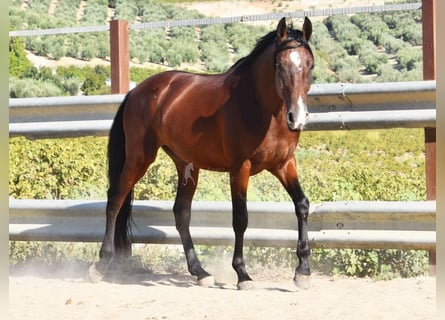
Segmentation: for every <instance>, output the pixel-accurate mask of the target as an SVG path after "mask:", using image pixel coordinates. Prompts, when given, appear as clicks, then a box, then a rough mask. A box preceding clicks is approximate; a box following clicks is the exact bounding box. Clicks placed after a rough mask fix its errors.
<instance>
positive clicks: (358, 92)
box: [9, 81, 436, 138]
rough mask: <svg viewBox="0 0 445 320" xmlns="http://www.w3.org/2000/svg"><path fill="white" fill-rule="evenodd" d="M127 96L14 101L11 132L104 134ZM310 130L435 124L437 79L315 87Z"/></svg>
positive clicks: (32, 135)
mask: <svg viewBox="0 0 445 320" xmlns="http://www.w3.org/2000/svg"><path fill="white" fill-rule="evenodd" d="M123 97H124V95H122V94H118V95H104V96H78V97H49V98H20V99H9V122H10V124H9V134H10V137H14V136H27V137H29V138H56V137H74V136H88V135H100V136H105V135H107V134H108V130H109V128H110V127H111V122H112V119H113V118H114V115H115V113H116V111H117V108H118V106H119V104H120V103H121V102H122V100H123ZM308 105H309V112H310V117H309V122H308V124H307V126H306V129H307V130H350V129H382V128H396V127H402V128H425V127H436V82H435V81H412V82H394V83H366V84H341V83H340V84H321V85H313V86H312V88H311V91H310V92H309V96H308Z"/></svg>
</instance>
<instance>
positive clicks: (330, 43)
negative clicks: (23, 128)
mask: <svg viewBox="0 0 445 320" xmlns="http://www.w3.org/2000/svg"><path fill="white" fill-rule="evenodd" d="M382 2H383V1H368V0H365V1H352V0H345V1H339V0H319V1H311V2H310V3H309V2H307V4H303V2H302V1H294V0H292V1H268V0H265V1H245V0H243V1H235V2H233V1H232V2H226V1H209V2H200V1H192V2H190V3H187V2H183V1H179V0H170V1H162V2H161V1H158V0H144V1H142V0H130V1H123V0H110V1H108V0H89V1H81V0H10V24H11V28H12V29H13V30H26V29H28V30H29V29H47V28H64V27H73V26H94V25H106V24H107V23H108V22H109V20H110V19H111V18H113V19H126V20H129V21H130V22H149V21H161V20H166V19H195V18H200V17H208V16H234V15H244V14H257V13H267V12H280V11H283V12H286V11H292V10H301V9H314V8H326V7H348V6H361V5H369V4H380V3H382ZM312 20H313V22H314V33H313V39H312V40H311V42H312V47H313V49H314V53H315V59H316V67H315V69H314V73H313V76H314V82H315V83H326V82H368V81H380V82H383V81H407V80H420V79H421V78H422V50H421V43H422V34H421V30H422V28H421V11H420V10H413V11H409V12H391V13H390V12H388V13H376V14H357V15H353V16H334V17H327V18H313V19H312ZM275 23H276V21H267V22H260V23H251V24H248V23H237V24H229V25H210V26H202V27H196V28H195V27H177V28H168V29H150V30H142V31H131V32H130V42H131V43H130V57H131V65H132V66H138V67H144V68H154V67H156V68H159V67H161V68H175V69H189V70H199V71H205V72H223V71H225V70H226V69H227V68H228V67H230V65H232V64H233V63H234V62H235V61H236V60H238V59H239V58H240V57H242V56H245V55H246V54H248V53H249V52H250V50H251V49H252V48H253V46H254V45H255V42H256V40H257V39H258V38H259V37H260V36H262V35H264V34H265V33H266V32H267V31H269V30H271V28H273V27H275ZM294 23H295V25H297V26H298V25H299V24H300V21H294ZM23 40H24V45H25V47H26V50H27V52H28V58H29V59H31V60H32V62H33V63H34V65H35V66H37V67H42V66H46V67H51V68H52V69H54V70H56V69H57V67H59V66H66V65H76V66H85V65H87V66H91V65H93V66H94V65H104V66H107V65H109V39H108V33H106V32H92V33H75V34H64V35H51V36H33V37H26V38H24V39H23Z"/></svg>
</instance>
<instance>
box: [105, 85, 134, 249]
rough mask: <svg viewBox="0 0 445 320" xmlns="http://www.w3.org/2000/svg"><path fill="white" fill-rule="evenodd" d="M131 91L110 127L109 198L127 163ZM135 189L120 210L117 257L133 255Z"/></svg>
mask: <svg viewBox="0 0 445 320" xmlns="http://www.w3.org/2000/svg"><path fill="white" fill-rule="evenodd" d="M130 93H131V91H130V92H128V93H127V95H126V96H125V98H124V101H122V103H121V105H120V107H119V109H118V111H117V113H116V116H115V117H114V121H113V125H112V126H111V129H110V134H109V140H108V180H109V189H108V199H110V198H111V197H113V196H115V195H116V193H117V190H118V189H119V182H120V176H121V173H122V170H123V167H124V163H125V132H124V126H123V113H124V108H125V105H126V103H127V100H128V97H129V96H130ZM132 200H133V189H132V190H131V191H130V192H129V193H128V195H127V196H126V198H125V201H124V202H123V204H122V207H121V208H120V210H119V213H118V215H117V220H116V229H115V233H114V249H115V253H116V256H117V257H128V256H131V203H132Z"/></svg>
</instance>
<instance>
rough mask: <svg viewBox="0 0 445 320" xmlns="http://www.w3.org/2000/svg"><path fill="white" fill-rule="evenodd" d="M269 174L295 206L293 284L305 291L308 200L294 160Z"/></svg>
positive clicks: (307, 246)
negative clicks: (296, 232)
mask: <svg viewBox="0 0 445 320" xmlns="http://www.w3.org/2000/svg"><path fill="white" fill-rule="evenodd" d="M271 172H272V174H274V175H275V176H276V177H277V178H278V179H279V180H280V182H281V183H282V184H283V186H284V188H285V189H286V190H287V192H288V193H289V195H290V196H291V198H292V201H293V202H294V205H295V213H296V215H297V219H298V245H297V257H298V266H297V268H296V269H295V277H294V282H295V284H296V285H297V287H299V288H301V289H307V288H309V276H310V274H311V271H310V266H309V256H310V248H309V237H308V223H307V218H308V215H309V200H308V199H307V198H306V196H305V195H304V192H303V190H302V189H301V186H300V182H299V181H298V176H297V169H296V162H295V158H292V159H289V161H288V162H287V163H285V164H284V165H283V166H282V167H280V168H279V169H277V170H274V171H271Z"/></svg>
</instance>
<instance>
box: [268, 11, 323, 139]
mask: <svg viewBox="0 0 445 320" xmlns="http://www.w3.org/2000/svg"><path fill="white" fill-rule="evenodd" d="M276 32H277V42H276V51H275V64H276V68H275V86H276V89H277V93H278V95H279V96H280V98H281V99H283V101H284V103H285V105H286V121H287V125H288V127H289V129H290V130H293V131H294V130H295V131H300V130H303V127H304V125H305V124H306V121H307V119H308V117H309V113H308V109H307V105H306V97H307V93H308V91H309V89H310V87H311V73H312V69H313V68H314V56H313V54H312V51H311V49H310V47H309V45H308V41H309V39H310V38H311V34H312V23H311V21H310V20H309V19H308V18H307V17H306V18H305V20H304V24H303V30H302V31H298V30H293V29H291V28H288V26H287V24H286V19H285V18H282V19H281V20H280V22H279V23H278V27H277V31H276Z"/></svg>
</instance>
